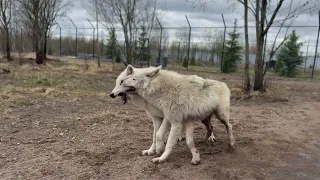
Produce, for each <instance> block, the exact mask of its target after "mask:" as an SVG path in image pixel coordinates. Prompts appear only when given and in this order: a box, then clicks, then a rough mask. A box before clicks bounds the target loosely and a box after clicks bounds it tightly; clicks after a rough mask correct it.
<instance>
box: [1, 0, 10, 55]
mask: <svg viewBox="0 0 320 180" xmlns="http://www.w3.org/2000/svg"><path fill="white" fill-rule="evenodd" d="M12 4H13V0H0V24H1V26H2V27H3V29H4V32H5V49H6V56H7V60H8V61H11V60H12V58H11V53H10V52H11V50H10V28H9V26H10V23H11V17H12V13H11V11H12V8H11V7H12Z"/></svg>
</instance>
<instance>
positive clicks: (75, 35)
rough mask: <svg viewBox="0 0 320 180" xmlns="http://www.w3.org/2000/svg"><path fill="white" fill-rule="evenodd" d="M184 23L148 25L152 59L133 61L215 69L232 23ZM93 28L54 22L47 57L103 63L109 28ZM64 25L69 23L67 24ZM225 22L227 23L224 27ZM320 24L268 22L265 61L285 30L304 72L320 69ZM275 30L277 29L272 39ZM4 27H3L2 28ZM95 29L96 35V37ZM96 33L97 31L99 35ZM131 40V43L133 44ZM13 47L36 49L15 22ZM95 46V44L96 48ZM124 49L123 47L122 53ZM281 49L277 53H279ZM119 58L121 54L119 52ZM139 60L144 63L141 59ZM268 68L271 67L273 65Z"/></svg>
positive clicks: (25, 51) (23, 50) (253, 47)
mask: <svg viewBox="0 0 320 180" xmlns="http://www.w3.org/2000/svg"><path fill="white" fill-rule="evenodd" d="M185 18H186V26H185V27H166V26H164V25H162V24H161V23H160V21H157V22H158V23H157V24H156V25H155V26H154V28H153V29H152V31H151V33H150V35H149V36H148V46H149V48H150V54H151V58H150V59H148V60H140V61H136V60H135V61H134V62H135V63H137V64H138V63H141V64H147V65H157V64H164V65H165V66H168V68H184V67H183V66H182V64H183V63H184V61H187V62H188V64H189V66H187V67H185V68H186V69H188V68H189V69H204V70H205V69H208V70H212V69H213V70H214V69H215V70H217V71H219V69H220V67H221V64H222V61H223V57H224V54H225V51H224V49H225V47H226V46H227V41H228V39H229V35H228V34H229V33H230V32H232V31H233V30H234V27H233V26H232V24H233V22H225V20H224V18H223V15H222V21H223V22H224V23H223V25H221V26H216V27H194V26H192V22H189V20H188V17H187V16H186V17H185ZM88 22H89V23H90V25H91V27H90V26H89V27H80V26H79V25H77V24H76V23H75V22H73V21H72V20H71V19H69V21H68V22H64V24H59V23H57V25H56V26H54V27H53V28H52V29H51V35H50V38H49V40H48V42H47V43H48V44H47V46H48V52H47V53H48V55H52V56H58V57H59V56H60V57H63V56H69V57H71V58H76V59H79V60H80V59H92V60H94V59H100V60H101V61H112V59H111V58H109V57H107V56H106V52H107V49H106V45H107V40H108V38H109V37H108V36H109V32H108V29H106V28H103V27H102V28H99V29H97V28H96V27H95V26H94V25H93V24H92V23H91V22H90V20H89V19H88ZM65 24H68V26H66V25H65ZM226 24H228V25H226ZM318 28H319V26H290V27H288V26H284V27H280V26H272V27H271V28H270V30H269V33H268V36H267V41H266V49H265V56H264V59H265V63H266V62H268V61H271V62H274V61H276V58H277V53H276V54H275V55H274V56H273V57H272V58H270V53H271V50H272V46H273V42H274V41H275V46H278V45H279V44H280V43H281V41H282V40H283V39H284V34H285V31H287V29H288V34H287V35H289V34H290V33H291V32H292V30H295V31H296V33H297V34H298V35H299V36H300V41H302V42H303V46H302V49H301V50H302V51H303V52H304V53H303V56H304V58H305V62H304V63H303V64H301V66H300V68H301V70H302V71H304V72H305V73H309V72H310V75H311V70H312V68H313V67H314V69H315V70H316V71H319V70H320V63H319V60H320V58H319V56H316V57H317V58H316V61H314V57H315V54H316V52H315V51H316V49H317V48H316V47H317V43H316V37H317V32H318ZM279 29H281V32H280V33H279V36H278V37H277V38H275V35H276V34H277V33H278V31H279ZM141 30H142V29H141V28H140V27H136V28H135V32H134V33H133V34H135V37H134V41H138V40H139V37H140V34H141ZM1 31H2V29H1ZM97 31H99V37H97V36H95V34H96V32H97ZM237 32H238V33H239V34H240V38H239V42H240V45H241V46H242V47H244V29H243V27H242V26H238V27H237ZM3 34H4V33H2V32H1V35H0V38H1V39H0V40H1V41H0V42H1V44H0V47H1V50H2V51H3V52H5V48H4V47H5V46H4V45H5V44H4V42H5V41H4V37H3ZM97 34H98V33H97ZM249 34H252V35H254V36H249V39H250V40H249V41H250V42H249V44H250V49H249V52H250V54H249V63H250V66H254V64H255V59H256V55H255V53H256V45H255V27H249ZM116 35H117V39H118V42H119V44H120V46H121V47H120V48H124V47H125V46H124V38H123V31H122V29H121V28H116ZM136 43H137V42H135V43H134V44H136ZM10 45H11V50H12V52H13V54H15V53H19V54H28V53H33V52H34V48H33V45H32V41H31V38H30V37H28V36H27V34H26V31H25V29H23V27H20V26H18V25H15V26H13V28H12V30H11V44H10ZM96 47H99V48H96ZM123 52H124V51H123ZM278 52H279V51H278ZM122 58H123V56H122ZM141 61H142V62H141ZM243 65H244V48H243V50H242V60H241V62H240V64H239V66H240V67H241V66H243ZM271 68H272V66H271Z"/></svg>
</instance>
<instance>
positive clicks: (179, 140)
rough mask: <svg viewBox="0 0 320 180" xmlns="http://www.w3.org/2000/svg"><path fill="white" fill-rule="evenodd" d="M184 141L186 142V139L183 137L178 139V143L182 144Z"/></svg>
mask: <svg viewBox="0 0 320 180" xmlns="http://www.w3.org/2000/svg"><path fill="white" fill-rule="evenodd" d="M184 140H186V138H185V137H182V136H181V137H179V138H178V142H181V141H184Z"/></svg>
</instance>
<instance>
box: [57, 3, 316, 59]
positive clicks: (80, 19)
mask: <svg viewBox="0 0 320 180" xmlns="http://www.w3.org/2000/svg"><path fill="white" fill-rule="evenodd" d="M189 1H191V2H194V1H196V0H189ZM202 1H204V0H202ZM207 1H208V3H207V6H206V8H205V10H204V11H202V10H201V9H200V8H199V6H196V7H192V3H191V2H189V3H188V2H187V1H186V0H158V2H159V3H160V4H161V7H165V9H160V12H162V15H163V16H160V19H161V22H162V26H163V27H187V26H188V24H187V21H186V19H185V15H187V16H188V18H189V21H190V23H191V25H192V26H193V27H222V26H223V22H222V18H221V14H222V13H223V14H224V17H225V21H226V24H227V26H228V27H232V26H233V22H234V19H235V18H237V20H238V26H243V6H242V5H241V4H239V3H235V4H234V6H232V4H231V3H226V0H207ZM80 2H81V0H78V1H74V7H73V8H72V9H71V11H70V12H69V13H68V17H69V18H71V19H72V20H73V21H74V22H75V23H76V24H77V26H78V28H91V25H90V24H89V22H88V21H87V18H89V19H90V20H92V23H93V24H94V25H95V22H94V21H93V20H94V19H93V18H92V17H90V16H89V15H88V14H87V12H86V10H85V9H84V8H83V7H82V5H81V3H80ZM271 2H273V4H271V5H270V9H274V7H275V3H276V2H277V1H271ZM305 2H306V1H305V0H301V1H300V0H294V1H293V5H292V9H294V8H296V7H298V6H301V5H302V4H303V3H305ZM289 3H290V1H289V0H287V1H285V3H284V4H283V6H282V9H281V10H280V13H279V16H277V19H276V20H279V19H282V18H284V17H285V16H286V15H287V13H288V9H289ZM317 5H318V4H317ZM307 6H310V7H316V6H315V4H310V5H307ZM317 7H320V6H319V5H318V6H317ZM164 10H165V11H164ZM270 12H272V11H270ZM249 20H250V22H249V25H250V26H253V25H254V24H255V23H254V19H253V16H252V14H251V13H250V18H249ZM60 25H61V26H62V28H63V35H73V36H74V34H75V30H74V29H67V28H73V25H72V24H71V22H69V21H67V19H66V18H65V19H64V20H63V21H60ZM293 25H294V26H317V25H318V15H317V11H314V13H313V14H310V12H309V11H305V12H304V13H303V14H302V15H300V16H299V17H298V18H297V19H296V20H295V22H294V23H293ZM100 27H101V28H103V26H102V25H100ZM293 29H295V30H296V32H297V33H298V35H300V37H301V41H302V42H307V41H308V40H309V39H310V44H311V46H310V48H309V53H310V54H312V53H314V50H315V44H316V36H317V28H316V27H315V28H311V27H307V28H306V27H302V28H300V27H299V28H290V29H289V33H291V31H292V30H293ZM208 30H209V29H208V28H202V29H196V28H193V29H192V40H193V41H201V40H202V39H203V34H204V33H205V32H207V31H208ZM217 30H219V31H223V28H219V29H217ZM285 30H286V28H284V29H283V31H282V33H280V35H279V38H278V40H277V42H278V41H281V39H283V37H284V32H285ZM54 31H55V32H54V34H56V33H57V30H54ZM175 31H177V30H173V29H170V30H168V34H169V38H174V37H173V36H174V35H175ZM230 31H232V28H228V29H227V32H230ZM238 31H239V33H241V35H242V34H243V31H244V30H243V28H239V29H238ZM277 31H278V28H271V29H270V31H269V34H268V44H269V43H272V41H273V40H274V37H275V35H276V33H277ZM100 32H101V33H102V35H105V36H106V35H107V32H105V31H104V30H100ZM78 33H79V35H83V36H90V35H92V30H90V29H86V30H84V29H81V30H79V32H78ZM249 33H250V42H253V41H254V37H255V29H254V28H250V29H249ZM241 37H242V39H243V36H241ZM306 44H307V43H305V46H304V47H303V48H302V50H303V51H306Z"/></svg>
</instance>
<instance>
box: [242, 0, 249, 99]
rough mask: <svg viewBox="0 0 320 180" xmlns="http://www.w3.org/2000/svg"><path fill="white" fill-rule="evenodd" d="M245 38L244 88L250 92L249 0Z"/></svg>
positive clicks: (245, 8) (245, 16) (246, 5)
mask: <svg viewBox="0 0 320 180" xmlns="http://www.w3.org/2000/svg"><path fill="white" fill-rule="evenodd" d="M243 4H244V39H245V48H244V50H245V58H244V61H245V65H244V87H243V88H244V90H245V92H247V93H248V92H250V89H251V84H250V74H249V33H248V0H244V3H243Z"/></svg>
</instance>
